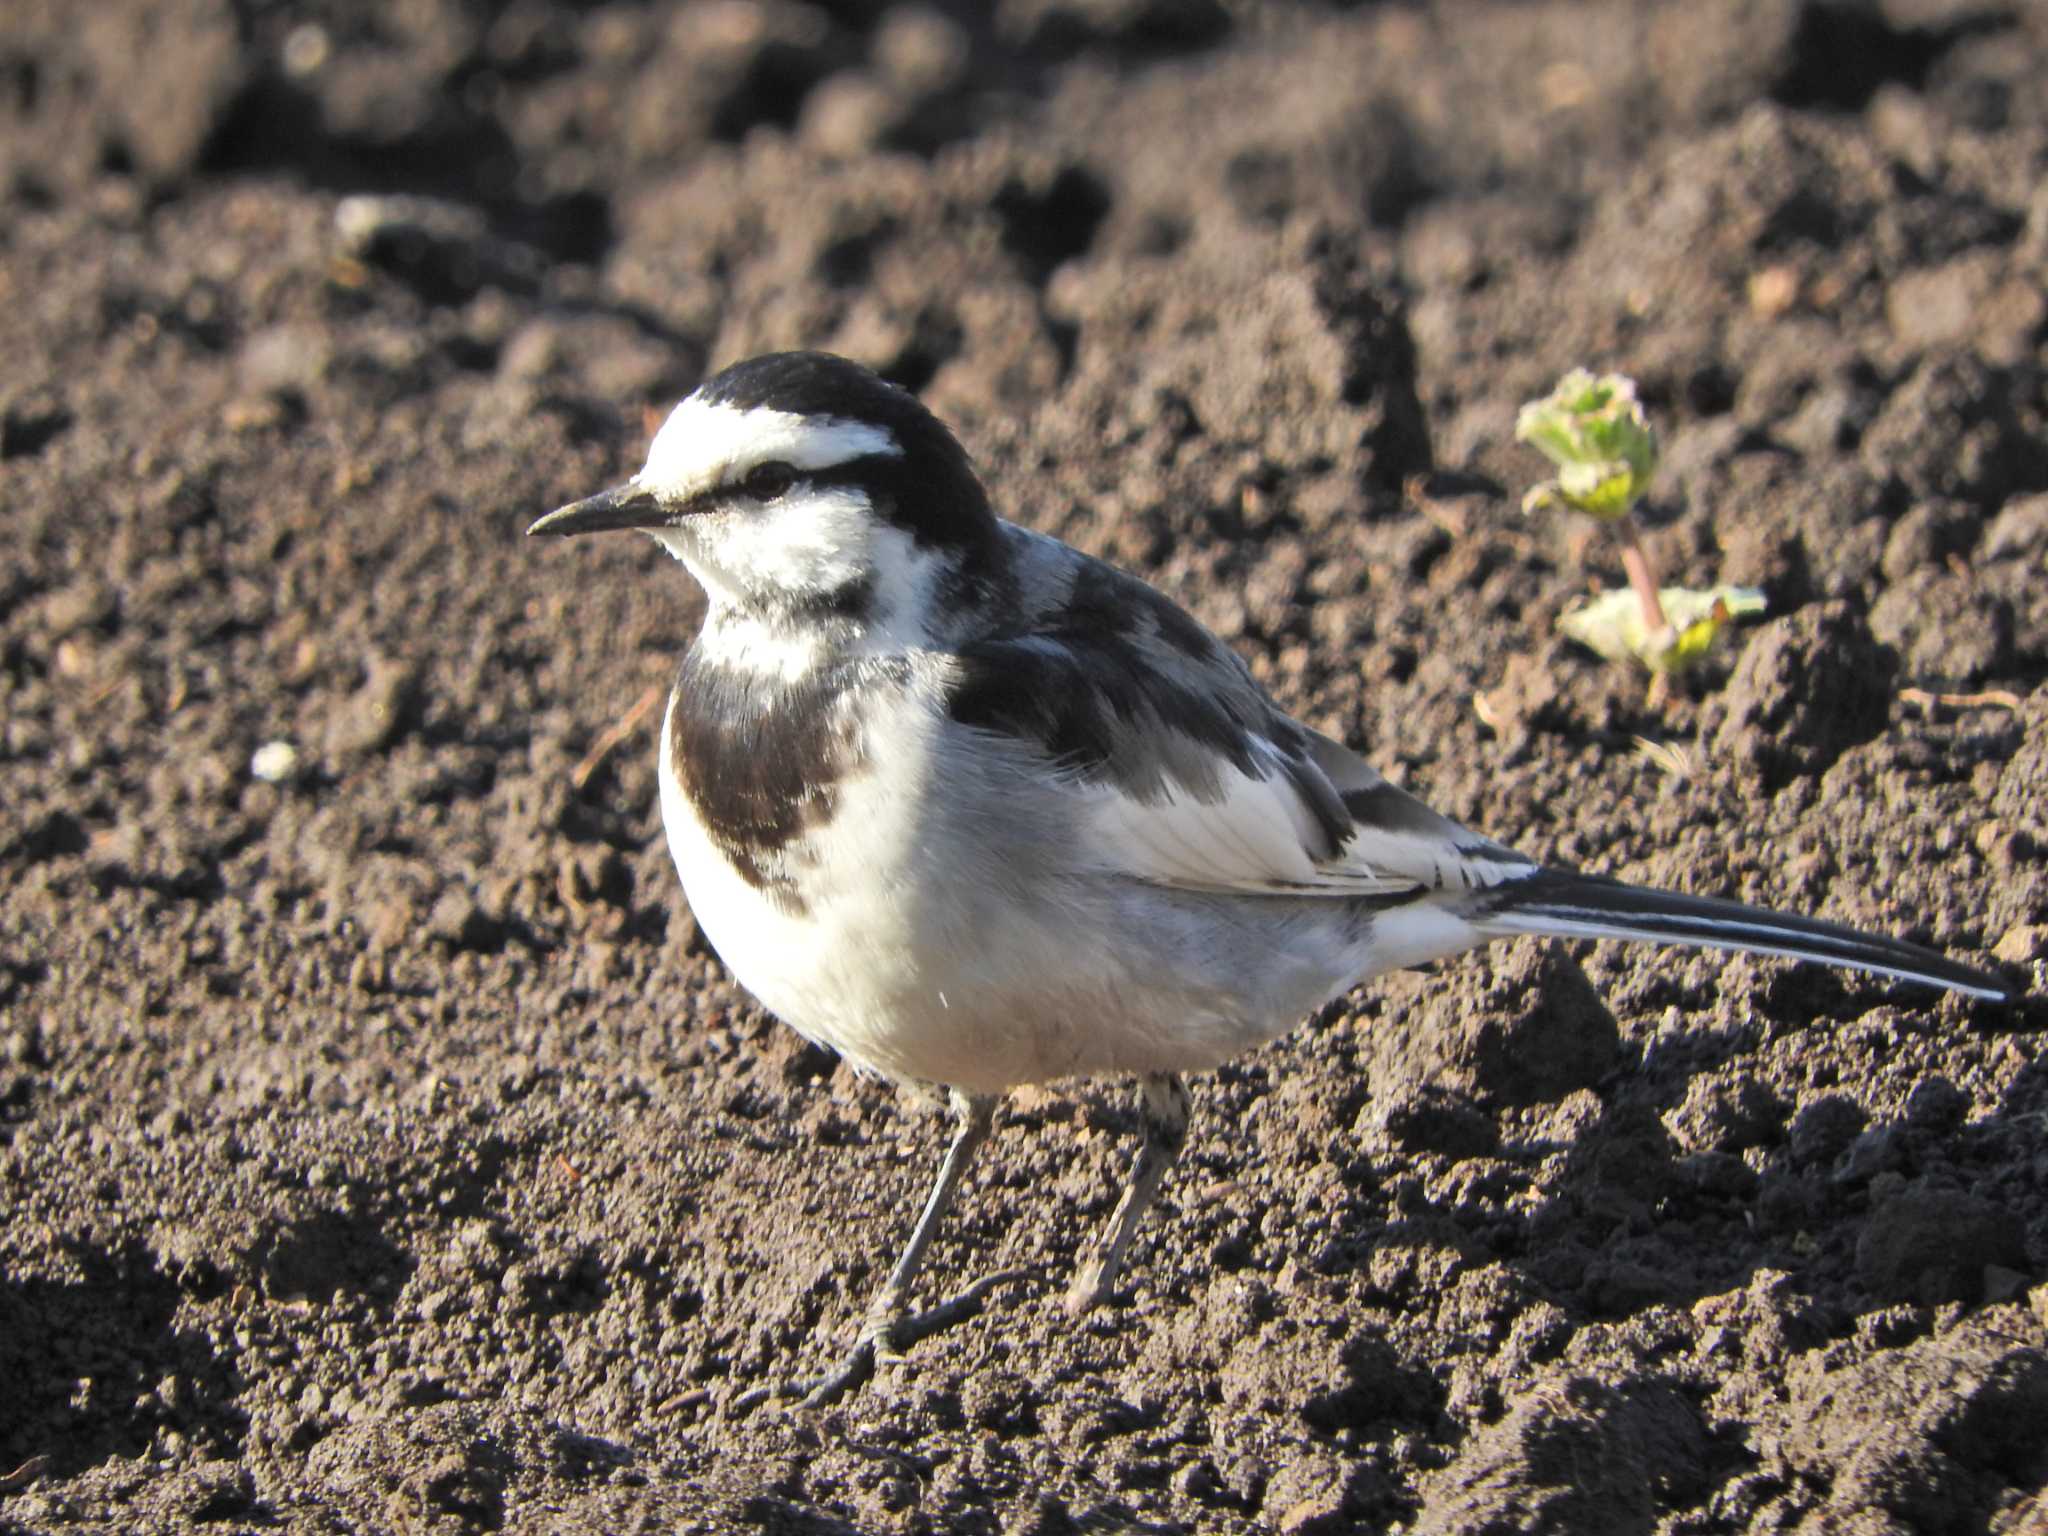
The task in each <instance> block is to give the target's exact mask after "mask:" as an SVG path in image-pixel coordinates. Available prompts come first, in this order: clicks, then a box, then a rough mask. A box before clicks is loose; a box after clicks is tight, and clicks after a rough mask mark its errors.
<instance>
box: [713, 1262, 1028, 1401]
mask: <svg viewBox="0 0 2048 1536" xmlns="http://www.w3.org/2000/svg"><path fill="white" fill-rule="evenodd" d="M1044 1278H1045V1275H1044V1272H1043V1271H1042V1270H1038V1269H1031V1268H1024V1269H1006V1270H1003V1271H1001V1272H1000V1273H998V1274H993V1275H984V1276H983V1277H982V1278H981V1279H979V1280H977V1281H975V1282H974V1284H972V1285H970V1286H969V1287H967V1289H966V1290H964V1291H962V1292H961V1293H960V1294H959V1295H957V1296H953V1297H950V1298H948V1299H947V1300H945V1301H942V1302H940V1303H938V1304H937V1305H936V1306H931V1307H927V1308H925V1310H924V1311H922V1312H914V1313H909V1314H906V1315H900V1316H897V1317H891V1318H883V1319H880V1320H878V1321H874V1322H870V1323H869V1324H868V1326H867V1327H865V1328H863V1329H862V1330H861V1335H860V1338H859V1340H858V1341H857V1342H856V1343H855V1344H854V1346H853V1348H852V1349H850V1350H848V1351H847V1353H846V1358H845V1359H844V1360H842V1361H840V1362H839V1367H838V1369H837V1370H834V1371H832V1372H830V1373H829V1374H827V1375H824V1376H819V1377H814V1378H812V1379H811V1380H808V1381H782V1382H776V1383H773V1384H771V1385H768V1386H760V1387H752V1388H749V1389H748V1390H747V1391H745V1392H742V1393H741V1394H740V1395H739V1396H738V1397H736V1398H734V1399H733V1404H732V1406H733V1411H734V1412H735V1413H751V1412H753V1410H754V1409H756V1408H759V1407H761V1406H762V1405H763V1404H765V1403H770V1402H780V1403H787V1402H795V1403H796V1404H797V1405H798V1406H799V1407H802V1408H828V1407H830V1406H831V1405H832V1404H833V1403H836V1402H838V1401H839V1399H840V1398H842V1397H844V1396H846V1394H847V1393H849V1392H853V1391H857V1390H858V1389H859V1388H861V1387H863V1386H866V1385H867V1383H868V1379H869V1378H870V1377H872V1376H873V1375H874V1374H875V1367H876V1366H878V1365H886V1364H888V1363H889V1362H891V1361H894V1360H900V1359H902V1358H903V1354H904V1352H905V1351H907V1350H909V1349H910V1348H912V1347H913V1346H914V1345H917V1344H921V1343H923V1342H924V1341H925V1340H926V1339H928V1338H930V1337H931V1336H932V1335H933V1334H935V1333H943V1332H944V1331H945V1330H946V1329H948V1328H951V1327H952V1326H953V1325H954V1324H955V1323H962V1322H965V1321H966V1320H967V1319H968V1318H970V1317H973V1316H974V1315H975V1314H976V1313H977V1312H979V1311H980V1310H981V1306H982V1303H983V1302H984V1301H986V1300H987V1299H988V1296H989V1293H990V1292H991V1291H993V1290H995V1289H996V1287H998V1286H1002V1285H1013V1284H1016V1283H1017V1282H1019V1281H1026V1280H1043V1279H1044Z"/></svg>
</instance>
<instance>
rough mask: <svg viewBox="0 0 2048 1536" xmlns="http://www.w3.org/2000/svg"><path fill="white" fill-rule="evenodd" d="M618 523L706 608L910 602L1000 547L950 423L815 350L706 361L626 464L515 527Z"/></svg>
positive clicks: (796, 612) (874, 606)
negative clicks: (665, 554) (705, 374)
mask: <svg viewBox="0 0 2048 1536" xmlns="http://www.w3.org/2000/svg"><path fill="white" fill-rule="evenodd" d="M614 528H635V529H639V530H640V531H641V532H643V533H647V534H650V535H651V536H653V538H654V539H655V540H656V541H657V542H659V543H660V544H662V545H663V546H664V547H665V548H666V549H667V550H668V551H669V553H671V554H673V555H674V556H675V557H676V558H677V559H679V560H681V561H682V562H683V563H684V564H685V565H687V566H688V567H689V568H690V571H691V573H692V574H693V575H695V576H696V577H697V579H698V580H699V581H700V582H701V583H702V584H703V586H704V588H705V591H706V593H707V595H708V596H709V598H710V601H711V603H712V605H713V608H714V610H718V609H725V610H727V611H734V610H737V611H740V612H755V613H760V614H768V615H781V616H792V617H793V616H800V615H802V614H804V613H806V612H818V613H831V614H838V615H856V616H857V615H859V614H860V613H862V612H864V611H868V610H875V611H885V612H886V611H898V612H900V611H902V610H904V609H905V608H906V607H916V606H920V605H922V604H924V603H926V602H928V601H929V600H930V594H931V592H932V591H933V590H934V587H933V583H934V582H935V581H937V580H938V579H940V578H941V577H948V578H955V579H957V577H958V576H959V575H961V574H967V575H970V576H972V575H975V574H979V573H981V572H982V571H983V570H984V569H985V568H986V566H987V565H988V563H989V562H990V561H991V560H993V559H994V557H995V550H996V548H997V536H996V523H995V518H994V515H993V514H992V513H991V512H990V510H989V505H988V498H987V496H986V494H985V493H984V492H983V490H982V487H981V482H980V480H979V479H978V478H977V477H976V476H975V473H974V469H973V466H972V465H971V464H970V463H969V462H968V459H967V455H966V453H965V452H964V451H963V450H962V449H961V447H960V445H959V443H958V442H957V441H956V440H955V439H954V437H953V434H952V433H950V432H949V431H947V430H946V428H945V426H944V425H943V424H942V423H941V422H940V421H939V420H938V418H937V417H935V416H933V415H932V414H931V412H930V411H928V410H926V409H925V408H924V406H923V405H921V404H920V403H919V402H918V400H917V397H916V396H914V395H912V394H911V393H910V392H909V391H907V390H904V389H899V388H898V387H897V386H895V385H893V384H890V383H887V382H885V381H884V380H882V379H881V378H878V377H877V376H876V375H875V374H873V373H871V372H869V371H868V370H867V369H865V368H863V367H861V366H860V365H859V364H857V363H852V362H848V361H847V360H846V359H845V358H842V357H834V356H832V355H830V354H829V353H823V352H776V353H770V354H768V355H766V356H763V357H756V358H752V359H750V360H748V361H747V362H743V363H735V364H734V365H733V366H732V367H730V368H727V369H726V370H725V371H724V372H722V373H718V374H714V375H713V376H712V377H711V378H709V379H707V380H705V381H704V383H703V384H702V385H700V386H699V387H698V389H697V391H696V393H695V394H693V395H691V396H690V397H689V398H688V399H686V400H685V401H683V403H682V404H681V405H678V406H677V407H676V408H675V410H674V411H672V412H671V413H670V414H669V418H668V420H667V421H666V422H665V423H663V425H662V428H661V430H660V431H659V432H658V433H656V434H655V438H654V442H653V444H652V445H651V446H650V447H649V449H648V453H647V462H646V464H645V465H643V466H642V467H641V469H640V472H639V473H638V474H636V475H634V476H633V477H632V478H631V479H630V480H628V481H626V482H625V484H623V485H620V486H616V487H614V488H613V489H611V490H608V491H601V492H599V493H598V494H597V495H595V496H591V497H587V498H585V499H584V500H582V501H578V502H572V503H571V504H570V505H568V506H566V507H562V508H560V509H558V510H556V511H554V512H550V513H549V514H548V515H547V516H545V517H543V518H541V519H540V520H539V521H538V522H536V523H534V524H533V526H532V527H530V528H529V529H527V532H528V533H530V534H539V533H552V534H571V533H595V532H598V531H600V530H604V529H614Z"/></svg>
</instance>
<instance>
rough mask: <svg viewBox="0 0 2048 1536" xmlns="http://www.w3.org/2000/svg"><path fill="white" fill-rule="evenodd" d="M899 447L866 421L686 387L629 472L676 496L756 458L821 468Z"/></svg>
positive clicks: (742, 472)
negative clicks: (743, 403)
mask: <svg viewBox="0 0 2048 1536" xmlns="http://www.w3.org/2000/svg"><path fill="white" fill-rule="evenodd" d="M902 453H903V446H902V444H900V443H898V442H897V441H896V437H895V434H894V433H892V432H890V431H889V430H888V429H887V428H886V427H878V426H874V425H872V424H870V423H868V422H862V421H848V420H845V419H843V418H841V417H837V416H799V415H797V414H796V413H794V412H792V411H778V410H774V409H772V408H770V407H768V406H765V405H757V406H753V407H750V408H744V409H743V408H741V407H739V406H734V405H722V404H712V403H710V402H708V401H705V400H702V399H700V398H698V397H697V396H696V395H692V396H690V398H689V399H687V400H685V401H684V402H683V403H682V404H681V405H679V406H677V407H676V408H675V409H674V410H673V411H671V412H669V416H668V420H667V421H665V422H663V423H662V424H661V430H660V431H659V432H657V433H655V434H654V441H653V443H652V444H650V445H649V447H648V449H647V462H646V464H645V465H643V466H642V467H641V470H640V473H639V474H637V475H635V476H634V477H633V478H634V479H635V480H636V481H637V482H638V483H639V484H640V485H642V486H644V487H645V488H646V489H648V490H650V491H652V492H654V494H655V495H657V496H659V497H661V498H662V499H663V500H673V501H682V500H685V499H687V498H689V497H691V496H694V495H697V494H698V493H699V492H702V491H708V490H710V489H712V488H713V487H715V486H719V485H729V484H732V483H733V482H735V481H738V480H740V479H743V478H744V477H745V476H746V473H747V471H748V470H750V469H753V468H755V467H756V466H757V465H761V464H787V465H789V466H790V467H791V468H793V469H796V470H799V471H805V470H820V469H831V468H833V467H834V466H835V465H839V464H849V463H851V462H852V461H853V460H855V459H865V458H870V457H872V456H874V455H876V454H881V455H885V456H887V457H889V458H897V457H900V456H901V455H902Z"/></svg>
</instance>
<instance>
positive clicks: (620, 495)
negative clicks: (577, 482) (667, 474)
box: [526, 480, 671, 538]
mask: <svg viewBox="0 0 2048 1536" xmlns="http://www.w3.org/2000/svg"><path fill="white" fill-rule="evenodd" d="M670 521H671V516H670V514H669V513H668V512H667V511H665V510H664V509H663V508H662V505H661V503H660V502H658V501H656V500H655V499H654V496H653V495H652V493H650V492H648V491H645V490H643V489H641V487H639V486H637V485H635V484H634V483H633V482H632V481H630V480H628V481H627V482H626V483H625V484H624V485H615V486H613V487H612V488H611V489H610V490H608V491H599V492H598V493H597V494H596V495H595V496H586V497H584V498H583V499H582V500H581V501H572V502H570V503H569V505H567V506H566V507H557V508H555V510H554V511H552V512H550V513H549V514H548V515H547V516H546V517H543V518H539V519H537V520H536V521H535V522H534V524H533V526H532V527H530V528H528V529H527V530H526V536H527V537H528V538H532V537H533V536H534V535H535V534H537V533H555V534H571V533H604V532H607V531H609V530H611V529H614V528H660V527H662V526H664V525H665V524H667V523H668V522H670Z"/></svg>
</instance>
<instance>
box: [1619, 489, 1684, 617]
mask: <svg viewBox="0 0 2048 1536" xmlns="http://www.w3.org/2000/svg"><path fill="white" fill-rule="evenodd" d="M1614 528H1615V532H1616V533H1618V534H1620V536H1621V568H1622V569H1623V570H1625V571H1627V572H1628V584H1629V585H1630V586H1632V587H1634V588H1635V590H1636V601H1637V602H1638V603H1639V604H1641V605H1642V610H1643V627H1644V628H1645V629H1646V630H1648V631H1649V635H1650V643H1651V644H1653V645H1664V646H1668V645H1669V644H1671V642H1672V641H1673V640H1675V639H1676V638H1677V636H1676V635H1675V634H1673V632H1672V629H1671V621H1670V620H1669V619H1667V618H1665V617H1664V602H1663V599H1662V598H1660V597H1658V596H1657V574H1656V572H1654V571H1652V570H1651V569H1650V557H1649V555H1648V554H1647V553H1646V552H1645V551H1644V549H1643V542H1642V540H1641V539H1639V538H1637V537H1636V528H1635V524H1634V523H1632V522H1630V521H1628V520H1627V519H1626V518H1624V519H1623V520H1622V521H1620V522H1618V523H1616V524H1615V525H1614Z"/></svg>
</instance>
